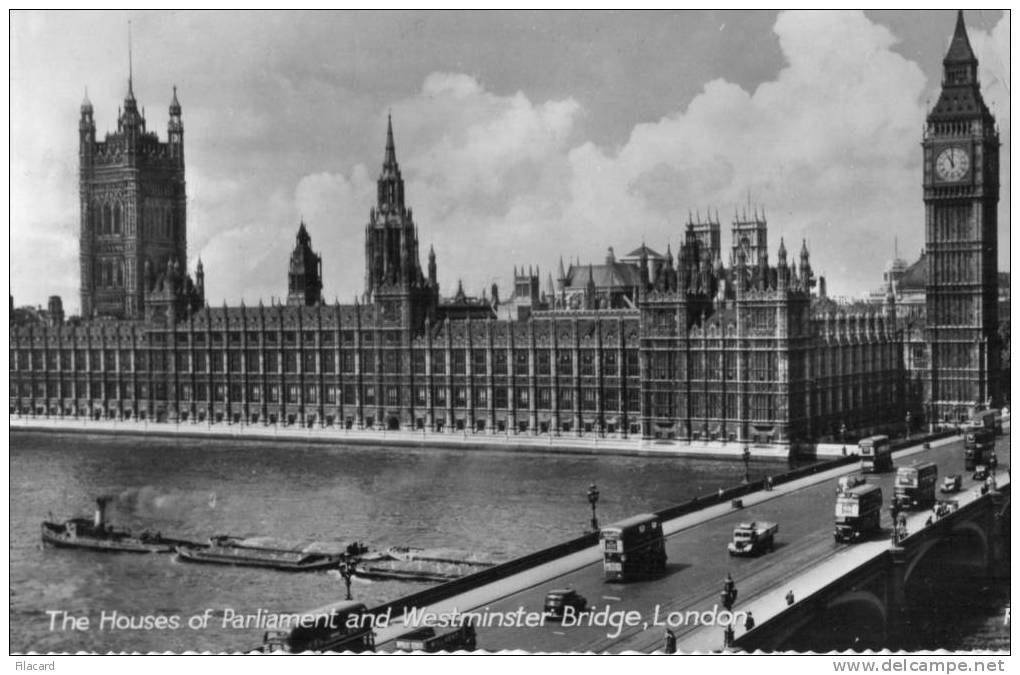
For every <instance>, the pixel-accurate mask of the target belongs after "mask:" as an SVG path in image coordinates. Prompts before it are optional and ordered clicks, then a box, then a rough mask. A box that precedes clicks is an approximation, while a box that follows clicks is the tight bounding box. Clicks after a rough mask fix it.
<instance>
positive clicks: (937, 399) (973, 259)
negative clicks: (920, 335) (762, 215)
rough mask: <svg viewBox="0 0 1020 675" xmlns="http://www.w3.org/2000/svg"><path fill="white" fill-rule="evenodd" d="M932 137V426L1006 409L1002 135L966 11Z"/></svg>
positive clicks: (930, 127)
mask: <svg viewBox="0 0 1020 675" xmlns="http://www.w3.org/2000/svg"><path fill="white" fill-rule="evenodd" d="M942 64H943V75H942V92H941V94H940V95H939V99H938V102H937V103H936V104H935V107H934V108H932V110H931V112H930V113H929V114H928V119H927V124H926V127H925V132H924V141H923V143H922V146H923V148H924V206H925V244H926V249H927V272H928V281H927V287H926V289H925V290H926V296H927V339H928V344H929V355H930V361H929V364H930V365H929V371H928V373H927V375H928V377H927V378H926V390H925V401H926V405H928V406H929V410H930V414H931V416H932V420H933V421H935V420H938V421H944V420H946V419H947V418H948V419H949V420H953V421H956V420H960V419H963V418H965V417H966V416H967V415H968V414H969V413H970V412H971V411H972V409H973V408H975V407H981V406H986V405H998V404H999V403H1000V396H999V371H1000V369H999V344H998V328H999V320H998V306H997V305H998V229H997V228H998V218H997V215H996V214H997V205H998V201H999V134H998V130H997V129H996V127H995V120H994V118H993V117H992V115H991V113H990V112H989V111H988V106H986V105H985V102H984V100H983V99H982V98H981V89H980V86H979V83H978V74H977V68H978V62H977V59H976V58H975V57H974V52H973V50H972V49H971V46H970V41H969V40H968V39H967V29H966V26H965V25H964V23H963V12H962V11H961V12H960V13H959V14H958V15H957V20H956V30H955V32H954V34H953V40H952V42H951V43H950V45H949V51H948V52H947V53H946V56H945V58H944V59H943V61H942Z"/></svg>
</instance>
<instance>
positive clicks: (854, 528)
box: [833, 483, 882, 542]
mask: <svg viewBox="0 0 1020 675" xmlns="http://www.w3.org/2000/svg"><path fill="white" fill-rule="evenodd" d="M881 517H882V488H880V487H879V486H877V485H869V484H867V483H865V484H864V485H857V486H854V487H852V488H850V489H849V490H845V491H843V492H841V493H840V494H839V495H838V496H837V497H836V529H835V532H834V534H833V536H834V537H835V539H836V541H837V542H841V541H846V542H855V541H857V540H858V539H860V538H862V537H864V536H866V535H869V534H873V533H875V532H878V530H879V529H880V527H881Z"/></svg>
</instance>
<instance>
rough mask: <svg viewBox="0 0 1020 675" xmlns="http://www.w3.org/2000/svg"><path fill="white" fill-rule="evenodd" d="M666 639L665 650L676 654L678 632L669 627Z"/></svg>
mask: <svg viewBox="0 0 1020 675" xmlns="http://www.w3.org/2000/svg"><path fill="white" fill-rule="evenodd" d="M665 639H666V645H665V648H664V651H665V652H666V653H667V654H676V633H674V632H673V631H671V630H670V629H668V628H667V629H666V636H665Z"/></svg>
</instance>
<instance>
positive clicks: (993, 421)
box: [967, 409, 1002, 436]
mask: <svg viewBox="0 0 1020 675" xmlns="http://www.w3.org/2000/svg"><path fill="white" fill-rule="evenodd" d="M967 428H968V429H988V430H989V431H991V432H992V433H993V434H996V435H1000V436H1001V435H1002V412H1001V411H1000V410H994V409H993V410H979V411H978V412H975V413H974V414H972V415H971V416H970V421H969V422H968V423H967Z"/></svg>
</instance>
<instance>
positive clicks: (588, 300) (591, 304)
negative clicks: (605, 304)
mask: <svg viewBox="0 0 1020 675" xmlns="http://www.w3.org/2000/svg"><path fill="white" fill-rule="evenodd" d="M584 308H585V309H595V277H594V276H593V275H592V269H591V265H588V283H586V284H585V285H584Z"/></svg>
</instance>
